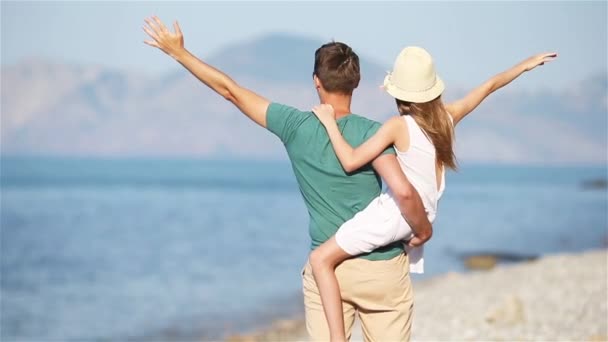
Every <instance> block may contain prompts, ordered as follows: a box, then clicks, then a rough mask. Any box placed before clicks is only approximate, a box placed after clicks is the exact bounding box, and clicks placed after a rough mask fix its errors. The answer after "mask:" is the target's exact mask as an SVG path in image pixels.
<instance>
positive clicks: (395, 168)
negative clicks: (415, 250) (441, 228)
mask: <svg viewBox="0 0 608 342" xmlns="http://www.w3.org/2000/svg"><path fill="white" fill-rule="evenodd" d="M372 166H373V167H374V169H375V170H376V172H378V174H380V176H381V177H382V178H383V179H384V181H385V182H386V184H387V185H388V187H389V188H390V189H391V191H392V192H393V196H394V198H395V201H396V202H397V205H398V206H399V209H400V210H401V214H402V215H403V217H404V218H405V220H406V221H407V223H408V224H409V225H410V227H412V230H413V231H414V236H415V238H414V239H412V241H411V242H410V244H412V245H421V244H423V243H424V242H426V241H428V240H429V239H430V238H431V236H432V235H433V226H432V225H431V222H429V219H428V217H427V215H426V211H425V209H424V205H423V204H422V200H421V199H420V195H419V194H418V192H417V191H416V189H415V188H414V187H413V186H412V184H411V183H410V182H409V181H408V179H407V177H405V175H404V174H403V171H402V170H401V167H400V166H399V162H397V158H396V157H395V156H394V155H392V154H383V155H381V156H379V157H378V158H376V159H375V160H374V161H373V162H372Z"/></svg>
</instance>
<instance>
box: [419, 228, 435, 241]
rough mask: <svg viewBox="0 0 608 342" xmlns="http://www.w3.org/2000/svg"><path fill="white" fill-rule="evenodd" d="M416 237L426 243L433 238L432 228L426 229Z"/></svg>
mask: <svg viewBox="0 0 608 342" xmlns="http://www.w3.org/2000/svg"><path fill="white" fill-rule="evenodd" d="M416 236H417V237H418V238H420V239H422V240H424V241H428V240H430V239H431V237H433V228H432V227H429V228H428V229H425V230H423V231H421V232H419V233H417V234H416Z"/></svg>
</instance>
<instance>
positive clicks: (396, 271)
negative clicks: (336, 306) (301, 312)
mask: <svg viewBox="0 0 608 342" xmlns="http://www.w3.org/2000/svg"><path fill="white" fill-rule="evenodd" d="M336 276H337V277H338V283H339V284H340V292H341V293H342V307H343V310H344V326H345V329H346V336H347V338H350V335H351V330H352V326H353V322H354V319H355V313H356V312H358V313H359V318H360V320H361V326H362V328H363V336H364V337H365V340H366V341H382V342H385V341H389V342H390V341H409V339H410V333H411V326H412V310H413V304H414V300H413V292H412V283H411V280H410V275H409V262H408V260H407V255H405V254H403V253H402V254H400V255H398V256H397V257H395V258H393V259H391V260H381V261H369V260H365V259H360V258H355V259H349V260H346V261H344V262H343V263H342V264H340V265H339V266H338V267H337V268H336ZM302 287H303V292H304V307H305V312H306V328H307V330H308V334H309V335H310V338H311V339H312V340H313V341H329V330H328V328H327V322H326V320H325V314H324V313H323V306H322V305H321V297H319V289H318V288H317V284H316V283H315V279H314V277H313V275H312V269H311V267H310V263H308V262H307V263H306V266H305V267H304V269H303V270H302Z"/></svg>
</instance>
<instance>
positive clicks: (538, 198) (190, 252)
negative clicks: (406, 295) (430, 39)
mask: <svg viewBox="0 0 608 342" xmlns="http://www.w3.org/2000/svg"><path fill="white" fill-rule="evenodd" d="M606 177H607V169H606V166H605V165H600V166H522V165H498V164H497V165H481V164H466V163H464V164H463V165H462V166H461V168H460V170H459V171H458V172H451V173H449V174H448V176H447V181H446V191H445V193H444V196H443V198H442V200H441V202H440V204H439V212H438V217H437V220H436V221H435V224H434V235H433V238H432V240H431V241H429V242H428V243H427V245H426V247H425V268H426V273H425V274H424V275H412V278H413V280H414V282H416V281H420V280H424V279H427V278H429V277H433V276H437V275H439V274H444V273H447V272H466V271H467V270H466V268H465V267H464V264H463V258H464V256H467V255H471V254H479V253H501V254H507V255H515V256H518V255H519V256H523V257H527V256H542V255H545V254H552V253H565V252H579V251H584V250H589V249H596V248H606V245H607V243H608V223H607V210H608V206H607V191H606V188H605V180H606ZM0 191H1V193H0V195H1V196H0V208H1V213H0V214H1V219H0V238H1V244H0V257H1V259H0V267H1V268H0V328H1V329H0V339H1V340H2V341H68V340H69V341H107V340H111V341H125V340H142V341H143V340H145V341H168V340H171V341H201V340H206V339H207V340H217V339H221V338H223V337H225V336H227V335H229V334H234V333H242V332H246V331H250V330H252V329H256V328H259V327H262V326H264V325H267V324H269V322H271V321H273V320H275V319H279V318H285V317H301V315H302V312H303V309H302V298H301V279H300V269H301V268H302V266H303V264H304V263H305V261H306V257H307V254H308V252H309V243H310V241H309V237H308V214H307V211H306V208H305V206H304V203H303V200H302V198H301V195H300V193H299V190H298V187H297V184H296V181H295V177H294V176H293V171H292V169H291V166H290V165H289V163H288V162H286V161H251V160H250V161H243V160H239V161H236V160H201V159H152V158H130V159H126V158H123V159H112V158H61V157H6V156H5V157H2V158H1V159H0ZM414 286H415V285H414Z"/></svg>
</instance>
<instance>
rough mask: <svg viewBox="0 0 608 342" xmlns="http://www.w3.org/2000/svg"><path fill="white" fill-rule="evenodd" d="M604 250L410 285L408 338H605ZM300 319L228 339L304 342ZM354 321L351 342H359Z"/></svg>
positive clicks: (607, 257)
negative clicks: (411, 308)
mask: <svg viewBox="0 0 608 342" xmlns="http://www.w3.org/2000/svg"><path fill="white" fill-rule="evenodd" d="M607 283H608V254H607V251H606V250H598V251H589V252H584V253H580V254H558V255H551V256H545V257H542V258H539V259H537V260H535V261H527V262H521V263H517V264H510V265H499V266H497V267H495V268H494V269H492V270H489V271H483V272H479V271H478V272H467V273H448V274H445V275H441V276H438V277H435V278H431V279H429V280H424V281H421V282H415V283H414V320H413V322H414V323H413V327H412V340H413V341H608V309H607V308H608V285H607ZM306 340H307V337H306V331H305V324H304V322H303V320H294V321H289V322H288V323H285V322H283V323H281V322H278V323H275V325H274V326H273V327H272V328H270V329H266V330H264V331H261V332H258V333H253V334H249V335H243V336H233V337H231V338H230V339H229V341H235V342H236V341H239V342H244V341H248V342H258V341H306ZM362 340H363V339H362V334H361V328H360V326H359V325H358V324H355V327H354V328H353V335H352V338H351V341H362Z"/></svg>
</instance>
